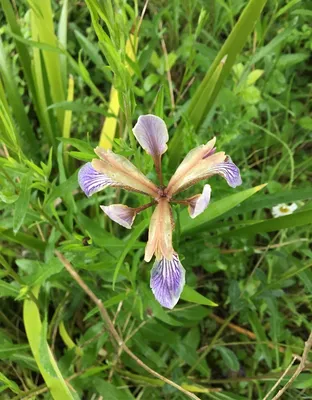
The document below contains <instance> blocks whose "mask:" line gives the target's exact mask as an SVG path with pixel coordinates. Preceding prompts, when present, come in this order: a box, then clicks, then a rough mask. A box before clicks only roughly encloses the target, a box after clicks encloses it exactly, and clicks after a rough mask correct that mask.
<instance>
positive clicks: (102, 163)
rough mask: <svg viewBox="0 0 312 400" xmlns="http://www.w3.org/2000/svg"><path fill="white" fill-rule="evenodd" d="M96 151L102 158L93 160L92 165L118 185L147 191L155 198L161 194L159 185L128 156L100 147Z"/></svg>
mask: <svg viewBox="0 0 312 400" xmlns="http://www.w3.org/2000/svg"><path fill="white" fill-rule="evenodd" d="M94 152H95V154H96V155H98V156H99V157H100V160H99V159H94V160H92V167H93V168H94V169H95V170H96V171H98V172H101V173H103V174H105V175H106V176H108V177H109V178H110V179H111V180H112V181H114V182H115V183H116V186H119V187H122V188H124V189H126V190H129V191H134V192H139V193H145V194H147V195H149V196H151V197H153V198H156V197H158V196H159V190H158V188H157V186H156V185H155V184H154V183H153V182H152V181H151V180H149V179H148V178H147V177H146V176H145V175H144V174H143V173H142V172H141V171H140V170H139V169H138V168H137V167H136V166H135V165H134V164H132V162H130V161H129V160H128V159H127V158H125V157H123V156H121V155H119V154H115V153H114V152H113V151H111V150H104V149H102V148H100V147H96V149H95V150H94Z"/></svg>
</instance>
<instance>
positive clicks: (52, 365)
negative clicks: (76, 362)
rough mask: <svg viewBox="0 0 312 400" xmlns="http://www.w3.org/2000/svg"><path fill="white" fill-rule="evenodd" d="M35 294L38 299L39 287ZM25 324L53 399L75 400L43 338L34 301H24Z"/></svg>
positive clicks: (33, 351) (30, 342)
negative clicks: (43, 357)
mask: <svg viewBox="0 0 312 400" xmlns="http://www.w3.org/2000/svg"><path fill="white" fill-rule="evenodd" d="M33 294H34V296H35V297H38V294H39V286H38V287H36V288H34V289H33ZM24 324H25V330H26V334H27V338H28V341H29V344H30V347H31V351H32V353H33V355H34V358H35V360H36V363H37V365H38V368H39V370H40V372H41V375H42V377H43V379H44V381H45V383H46V385H47V386H48V388H49V390H50V393H51V395H52V397H53V398H54V399H55V400H73V399H74V397H73V396H72V394H71V392H70V390H69V388H68V386H67V385H66V382H65V380H64V378H63V376H62V374H61V372H60V370H59V368H58V366H57V363H56V361H55V359H54V357H53V355H52V352H51V349H50V347H49V346H48V344H47V342H46V339H45V338H43V325H42V323H41V319H40V314H39V310H38V307H37V305H36V304H35V303H34V302H33V301H32V300H25V301H24ZM43 343H44V344H45V351H46V352H47V354H46V357H45V359H44V364H43V359H42V355H41V350H42V346H43Z"/></svg>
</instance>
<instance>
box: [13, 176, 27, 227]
mask: <svg viewBox="0 0 312 400" xmlns="http://www.w3.org/2000/svg"><path fill="white" fill-rule="evenodd" d="M31 180H32V176H31V173H30V172H28V173H27V174H26V175H24V176H23V178H22V180H21V184H20V195H19V198H18V199H17V201H16V203H15V208H14V216H13V232H14V233H17V232H18V231H19V229H20V227H21V226H22V224H23V222H24V218H25V215H26V213H27V209H28V205H29V200H30V190H31V186H30V185H31Z"/></svg>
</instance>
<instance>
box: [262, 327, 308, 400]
mask: <svg viewBox="0 0 312 400" xmlns="http://www.w3.org/2000/svg"><path fill="white" fill-rule="evenodd" d="M311 347H312V331H311V332H310V335H309V338H308V340H307V341H306V342H305V345H304V350H303V353H302V357H301V360H300V363H299V365H298V367H297V369H296V371H295V372H294V374H293V376H292V377H291V378H290V379H289V381H288V382H287V383H286V385H285V386H284V387H283V388H282V389H280V390H279V391H278V392H277V394H276V395H275V396H274V397H273V399H272V400H278V399H280V398H281V397H282V395H283V394H284V393H285V392H286V390H287V389H288V388H289V387H290V386H291V385H292V383H293V382H294V380H295V379H296V378H297V377H298V376H299V375H300V373H301V372H302V371H303V370H304V369H305V367H306V364H307V360H308V354H309V351H310V350H311ZM296 359H297V357H295V358H294V359H293V360H292V362H291V363H290V365H289V366H288V368H287V369H286V371H285V372H284V373H283V375H282V376H281V377H280V378H279V380H278V381H277V382H276V383H275V385H274V386H273V387H272V389H271V390H270V391H269V393H268V394H267V395H266V396H265V398H264V399H263V400H266V399H268V398H269V396H270V395H271V393H273V391H274V390H275V389H276V388H277V386H278V385H279V384H280V383H281V381H282V380H283V378H284V376H286V375H287V373H288V371H289V369H290V368H291V366H292V364H293V363H294V361H295V360H296Z"/></svg>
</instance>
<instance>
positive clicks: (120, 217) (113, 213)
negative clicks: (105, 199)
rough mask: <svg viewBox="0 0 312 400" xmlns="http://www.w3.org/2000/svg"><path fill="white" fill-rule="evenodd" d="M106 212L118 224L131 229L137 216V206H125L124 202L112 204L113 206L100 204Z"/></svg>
mask: <svg viewBox="0 0 312 400" xmlns="http://www.w3.org/2000/svg"><path fill="white" fill-rule="evenodd" d="M100 207H101V209H102V210H103V211H104V213H105V214H106V215H107V216H108V217H109V218H110V219H112V220H113V221H114V222H117V224H119V225H121V226H123V227H125V228H127V229H131V228H132V224H133V221H134V219H135V217H136V208H131V207H128V206H124V205H123V204H112V205H111V206H100Z"/></svg>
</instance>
